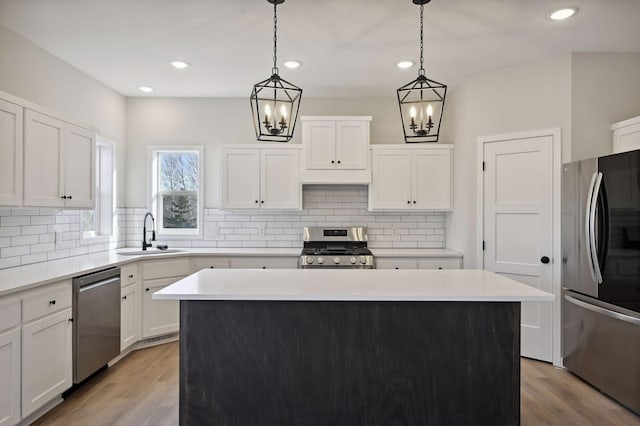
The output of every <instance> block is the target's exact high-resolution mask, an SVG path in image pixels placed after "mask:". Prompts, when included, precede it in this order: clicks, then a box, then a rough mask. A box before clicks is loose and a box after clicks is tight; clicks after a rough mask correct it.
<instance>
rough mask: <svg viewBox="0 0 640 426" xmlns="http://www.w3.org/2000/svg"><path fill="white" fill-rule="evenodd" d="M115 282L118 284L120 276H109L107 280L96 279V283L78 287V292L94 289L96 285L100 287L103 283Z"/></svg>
mask: <svg viewBox="0 0 640 426" xmlns="http://www.w3.org/2000/svg"><path fill="white" fill-rule="evenodd" d="M116 282H117V283H118V284H120V277H114V278H111V279H108V280H104V281H98V282H97V283H93V284H89V285H85V286H84V287H80V293H83V292H85V291H89V290H92V289H94V288H96V287H102V286H103V285H109V284H113V283H116Z"/></svg>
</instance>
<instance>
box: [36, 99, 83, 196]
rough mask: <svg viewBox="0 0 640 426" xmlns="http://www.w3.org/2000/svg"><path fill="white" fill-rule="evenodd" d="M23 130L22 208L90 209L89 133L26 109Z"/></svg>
mask: <svg viewBox="0 0 640 426" xmlns="http://www.w3.org/2000/svg"><path fill="white" fill-rule="evenodd" d="M24 128H25V134H24V205H25V206H34V207H66V208H94V207H95V196H94V194H95V187H94V186H95V185H94V183H95V173H94V170H95V155H94V154H95V136H94V135H93V133H92V132H90V131H88V130H86V129H83V128H80V127H78V126H75V125H73V124H70V123H67V122H64V121H62V120H58V119H57V118H53V117H50V116H48V115H45V114H41V113H39V112H36V111H32V110H30V109H26V110H25V126H24Z"/></svg>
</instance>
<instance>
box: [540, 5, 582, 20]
mask: <svg viewBox="0 0 640 426" xmlns="http://www.w3.org/2000/svg"><path fill="white" fill-rule="evenodd" d="M576 13H578V8H577V7H563V8H562V9H556V10H552V11H551V12H549V13H547V18H548V19H551V20H552V21H564V20H565V19H569V18H571V17H572V16H573V15H575V14H576Z"/></svg>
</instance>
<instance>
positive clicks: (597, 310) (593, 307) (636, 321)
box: [564, 294, 640, 325]
mask: <svg viewBox="0 0 640 426" xmlns="http://www.w3.org/2000/svg"><path fill="white" fill-rule="evenodd" d="M564 298H565V300H566V301H567V302H570V303H573V304H574V305H577V306H580V307H581V308H584V309H588V310H590V311H592V312H595V313H597V314H601V315H606V316H608V317H610V318H614V319H617V320H620V321H624V322H628V323H631V324H635V325H640V318H635V317H632V316H629V315H625V314H622V313H620V312H615V311H611V310H609V309H605V308H601V307H600V306H597V305H592V304H591V303H587V302H583V301H582V300H579V299H576V298H575V297H571V296H569V295H568V294H565V295H564Z"/></svg>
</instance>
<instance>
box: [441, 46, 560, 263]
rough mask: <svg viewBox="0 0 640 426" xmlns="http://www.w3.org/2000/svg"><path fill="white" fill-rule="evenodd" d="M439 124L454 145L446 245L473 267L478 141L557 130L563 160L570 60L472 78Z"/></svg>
mask: <svg viewBox="0 0 640 426" xmlns="http://www.w3.org/2000/svg"><path fill="white" fill-rule="evenodd" d="M445 114H446V115H445V116H444V118H443V123H444V126H445V129H444V131H445V132H446V134H447V135H448V136H447V137H448V138H450V139H451V140H452V141H453V143H454V145H455V149H454V211H453V212H452V213H450V214H449V215H448V216H447V222H446V229H447V232H446V243H447V244H446V246H447V247H448V248H451V249H454V250H459V251H462V252H463V253H464V265H465V268H474V267H478V266H480V265H478V264H477V261H478V259H476V248H477V244H478V242H477V241H476V216H477V214H476V197H477V194H476V192H477V191H476V176H477V175H476V173H477V170H478V165H479V161H481V160H479V159H478V158H477V146H478V137H481V136H491V135H498V134H504V133H514V132H522V131H527V130H536V129H548V128H555V127H559V128H561V129H562V141H563V159H564V160H568V159H569V158H570V153H571V147H570V141H571V56H570V55H562V56H557V57H553V58H548V59H544V60H540V61H536V62H532V63H527V64H522V65H518V66H514V67H509V68H505V69H500V70H495V71H490V72H487V73H483V74H480V75H476V76H472V77H470V78H468V79H467V80H465V81H464V82H463V83H462V84H460V85H459V86H457V87H455V88H454V89H453V90H451V91H450V94H449V95H448V99H447V110H446V111H445Z"/></svg>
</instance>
